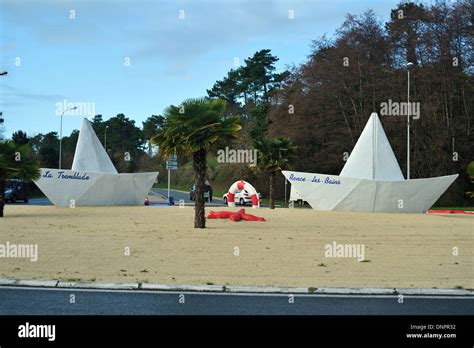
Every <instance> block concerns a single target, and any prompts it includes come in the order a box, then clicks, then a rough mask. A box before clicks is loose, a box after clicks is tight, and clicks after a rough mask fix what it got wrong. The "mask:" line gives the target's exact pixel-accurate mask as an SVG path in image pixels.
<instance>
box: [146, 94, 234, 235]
mask: <svg viewBox="0 0 474 348" xmlns="http://www.w3.org/2000/svg"><path fill="white" fill-rule="evenodd" d="M226 106H227V104H226V102H225V101H223V100H221V99H213V100H211V99H208V98H198V99H187V100H185V101H184V102H182V103H181V105H180V106H174V105H171V106H169V107H168V108H167V109H166V110H165V112H164V115H163V116H164V117H165V121H164V124H163V126H162V129H161V131H160V132H159V133H158V134H157V135H155V136H154V137H153V138H152V139H151V142H152V143H153V144H158V145H159V148H160V151H162V152H163V154H164V155H165V156H167V155H170V154H185V155H192V158H193V171H194V179H195V184H196V196H195V197H196V199H195V203H194V210H195V217H194V227H195V228H205V227H206V218H205V212H204V180H205V177H206V170H207V153H208V152H209V150H210V149H211V148H212V147H214V146H216V145H217V144H218V143H219V142H220V141H222V140H224V139H235V138H236V137H237V134H236V133H237V132H238V131H239V130H240V129H241V128H242V127H241V126H240V124H239V123H240V118H239V117H238V116H232V117H224V112H225V109H226Z"/></svg>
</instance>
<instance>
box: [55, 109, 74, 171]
mask: <svg viewBox="0 0 474 348" xmlns="http://www.w3.org/2000/svg"><path fill="white" fill-rule="evenodd" d="M76 109H77V106H73V107H72V108H67V109H65V110H64V111H63V112H62V114H61V117H60V118H61V126H60V127H59V169H61V160H62V147H63V116H64V114H65V113H66V112H67V111H69V110H76Z"/></svg>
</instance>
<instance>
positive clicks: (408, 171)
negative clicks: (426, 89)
mask: <svg viewBox="0 0 474 348" xmlns="http://www.w3.org/2000/svg"><path fill="white" fill-rule="evenodd" d="M413 65H414V64H413V63H411V62H408V63H407V81H408V87H407V101H408V105H407V180H410V109H411V106H410V68H411V67H412V66H413Z"/></svg>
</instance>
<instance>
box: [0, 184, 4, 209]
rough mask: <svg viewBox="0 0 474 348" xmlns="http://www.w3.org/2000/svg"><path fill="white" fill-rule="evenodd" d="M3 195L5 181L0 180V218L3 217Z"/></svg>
mask: <svg viewBox="0 0 474 348" xmlns="http://www.w3.org/2000/svg"><path fill="white" fill-rule="evenodd" d="M4 195H5V180H3V179H2V180H0V217H3V208H4V207H5V202H4V201H3V198H4Z"/></svg>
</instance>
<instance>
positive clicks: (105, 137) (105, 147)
mask: <svg viewBox="0 0 474 348" xmlns="http://www.w3.org/2000/svg"><path fill="white" fill-rule="evenodd" d="M108 128H109V126H105V135H104V149H105V152H107V129H108Z"/></svg>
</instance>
